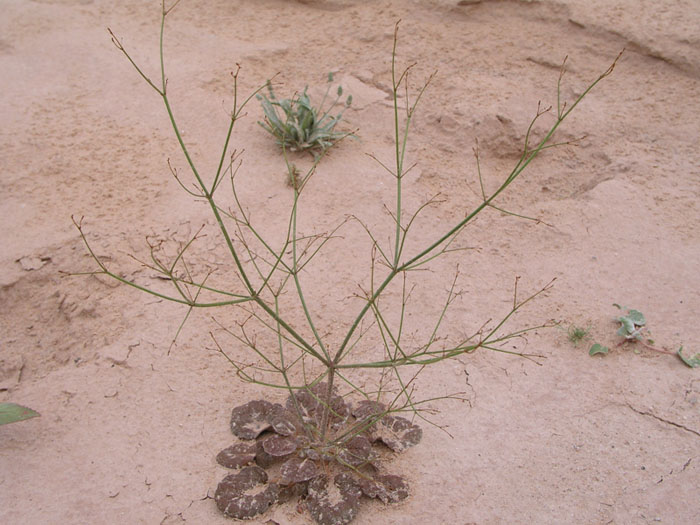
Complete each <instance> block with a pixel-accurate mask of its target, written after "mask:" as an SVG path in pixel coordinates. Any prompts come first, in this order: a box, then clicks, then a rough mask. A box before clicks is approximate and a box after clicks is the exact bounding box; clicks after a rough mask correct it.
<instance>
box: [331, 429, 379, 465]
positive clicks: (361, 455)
mask: <svg viewBox="0 0 700 525" xmlns="http://www.w3.org/2000/svg"><path fill="white" fill-rule="evenodd" d="M338 459H339V460H340V461H341V462H342V463H345V464H347V465H352V466H353V467H359V466H360V465H364V464H365V463H367V462H368V461H370V460H371V459H372V444H371V443H370V441H369V439H367V438H366V437H363V436H355V437H354V438H352V439H351V440H349V441H348V442H347V443H345V446H344V447H343V449H342V450H341V451H340V452H339V453H338Z"/></svg>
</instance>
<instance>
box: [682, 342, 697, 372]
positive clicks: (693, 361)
mask: <svg viewBox="0 0 700 525" xmlns="http://www.w3.org/2000/svg"><path fill="white" fill-rule="evenodd" d="M677 353H678V357H680V358H681V360H682V361H683V362H684V363H685V364H686V365H688V366H689V367H690V368H698V367H700V353H698V354H695V355H694V356H692V357H686V356H684V355H683V347H682V346H681V347H680V348H679V349H678V352H677Z"/></svg>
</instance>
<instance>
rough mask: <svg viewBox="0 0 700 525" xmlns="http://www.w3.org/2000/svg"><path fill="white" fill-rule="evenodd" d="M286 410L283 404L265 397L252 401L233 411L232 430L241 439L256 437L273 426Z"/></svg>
mask: <svg viewBox="0 0 700 525" xmlns="http://www.w3.org/2000/svg"><path fill="white" fill-rule="evenodd" d="M283 411H284V408H283V407H282V405H279V404H277V403H270V402H269V401H265V400H263V399H256V400H254V401H250V402H248V403H246V404H245V405H241V406H238V407H236V408H234V409H233V410H232V411H231V431H232V432H233V433H234V434H235V435H236V436H238V437H239V438H241V439H255V438H256V437H258V436H259V435H260V434H262V433H263V432H264V431H265V430H268V429H269V428H271V427H272V422H273V421H274V420H276V418H278V417H279V416H280V414H281V413H282V412H283Z"/></svg>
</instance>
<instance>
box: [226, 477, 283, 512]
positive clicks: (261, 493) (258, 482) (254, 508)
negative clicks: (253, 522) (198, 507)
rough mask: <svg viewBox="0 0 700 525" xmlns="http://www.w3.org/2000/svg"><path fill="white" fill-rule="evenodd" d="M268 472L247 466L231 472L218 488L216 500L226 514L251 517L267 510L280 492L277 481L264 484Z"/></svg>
mask: <svg viewBox="0 0 700 525" xmlns="http://www.w3.org/2000/svg"><path fill="white" fill-rule="evenodd" d="M266 482H267V474H266V473H265V471H264V470H263V469H261V468H260V467H256V466H253V467H245V468H243V469H241V470H240V471H239V472H237V473H235V474H229V475H228V476H226V477H225V478H224V479H223V480H221V482H220V483H219V486H218V487H217V488H216V494H215V495H214V501H216V506H217V507H218V508H219V510H220V511H221V512H223V513H224V514H225V515H226V516H229V517H231V518H236V519H249V518H252V517H254V516H257V515H258V514H262V513H263V512H265V511H266V510H267V509H268V508H269V507H270V505H272V504H273V503H274V502H275V501H276V500H277V496H278V494H279V487H278V485H277V484H276V483H270V484H268V485H266V486H265V485H264V484H265V483H266Z"/></svg>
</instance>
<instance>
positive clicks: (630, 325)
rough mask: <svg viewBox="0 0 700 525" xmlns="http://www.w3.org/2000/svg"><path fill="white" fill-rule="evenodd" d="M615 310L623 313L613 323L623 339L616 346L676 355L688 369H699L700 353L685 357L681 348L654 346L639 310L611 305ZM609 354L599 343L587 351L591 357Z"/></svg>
mask: <svg viewBox="0 0 700 525" xmlns="http://www.w3.org/2000/svg"><path fill="white" fill-rule="evenodd" d="M613 306H614V307H615V308H617V309H618V310H621V311H622V312H624V315H619V316H617V317H615V322H617V323H619V324H620V326H619V328H618V329H617V335H618V336H620V337H622V338H623V339H622V340H621V341H620V342H619V343H617V345H616V346H622V345H624V344H625V343H636V344H638V345H640V346H642V347H644V348H646V349H648V350H652V351H654V352H658V353H661V354H669V355H676V356H678V358H679V359H680V360H681V361H683V362H684V363H685V364H686V365H687V366H689V367H690V368H698V367H700V353H698V354H695V355H693V356H686V355H685V354H683V346H681V347H680V348H679V349H678V350H677V351H675V352H673V351H671V350H666V349H665V348H660V347H658V346H654V340H653V339H651V338H649V337H648V333H647V336H646V337H645V331H646V328H647V326H646V324H647V320H646V318H645V317H644V314H643V313H642V312H640V311H639V310H635V309H634V308H627V307H625V306H620V305H619V304H616V303H615V304H613ZM608 352H610V347H607V346H604V345H602V344H600V343H593V344H592V345H591V348H590V349H589V350H588V354H589V355H591V356H594V355H597V354H602V355H605V354H607V353H608Z"/></svg>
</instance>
